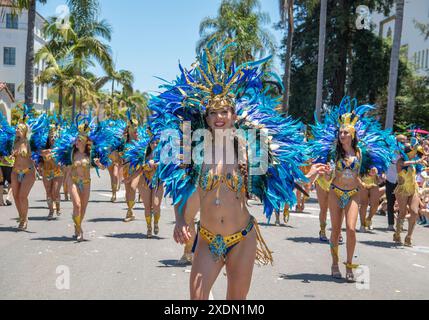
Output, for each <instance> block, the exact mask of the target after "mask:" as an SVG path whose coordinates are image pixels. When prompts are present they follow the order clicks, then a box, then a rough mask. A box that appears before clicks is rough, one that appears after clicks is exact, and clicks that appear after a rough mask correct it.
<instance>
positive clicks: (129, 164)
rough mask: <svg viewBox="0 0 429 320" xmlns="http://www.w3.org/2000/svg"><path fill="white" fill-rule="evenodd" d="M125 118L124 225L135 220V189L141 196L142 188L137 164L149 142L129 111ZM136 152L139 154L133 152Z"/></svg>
mask: <svg viewBox="0 0 429 320" xmlns="http://www.w3.org/2000/svg"><path fill="white" fill-rule="evenodd" d="M127 118H128V121H127V127H126V129H125V142H126V144H125V147H124V151H123V154H122V157H123V167H122V169H123V176H124V180H123V182H124V185H125V199H126V202H127V207H128V210H127V215H126V216H125V219H124V222H126V223H128V222H131V221H134V220H135V219H136V217H135V215H134V211H133V209H134V206H135V204H136V193H137V189H138V190H139V193H140V196H143V188H142V184H141V183H140V175H141V170H140V167H139V166H138V163H139V161H143V160H142V159H144V158H145V151H146V147H147V144H148V141H149V140H148V135H147V132H146V128H145V127H143V126H141V125H140V121H139V119H137V117H136V116H135V115H133V114H132V113H131V111H130V110H128V111H127ZM137 150H139V151H141V152H140V153H139V152H135V151H137ZM139 159H140V160H139Z"/></svg>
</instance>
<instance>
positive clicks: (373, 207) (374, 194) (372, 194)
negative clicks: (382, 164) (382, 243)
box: [367, 187, 381, 230]
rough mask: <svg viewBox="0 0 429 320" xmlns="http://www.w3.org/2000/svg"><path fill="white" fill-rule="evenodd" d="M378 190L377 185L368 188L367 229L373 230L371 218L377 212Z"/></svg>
mask: <svg viewBox="0 0 429 320" xmlns="http://www.w3.org/2000/svg"><path fill="white" fill-rule="evenodd" d="M380 195H381V194H380V190H379V188H378V187H373V188H371V189H370V190H369V217H368V219H367V222H368V228H369V230H373V227H372V218H374V216H375V214H376V213H377V208H378V205H379V203H380Z"/></svg>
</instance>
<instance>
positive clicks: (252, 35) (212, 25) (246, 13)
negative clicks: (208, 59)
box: [197, 0, 276, 64]
mask: <svg viewBox="0 0 429 320" xmlns="http://www.w3.org/2000/svg"><path fill="white" fill-rule="evenodd" d="M269 23H270V18H269V16H268V14H267V13H264V12H260V3H259V1H258V0H223V1H222V3H221V5H220V7H219V10H218V14H217V17H214V18H211V17H207V18H204V19H203V21H202V22H201V24H200V36H201V39H200V40H199V41H198V43H197V52H200V51H201V50H202V49H203V48H205V47H206V45H207V44H208V43H209V42H210V41H212V40H213V41H214V45H217V46H220V45H222V44H223V43H224V41H225V39H232V40H233V41H234V42H235V43H236V44H237V50H235V51H233V52H234V55H233V56H232V57H231V58H232V59H233V60H234V61H235V62H236V63H237V64H241V63H243V62H246V61H250V60H254V59H258V58H261V57H263V56H265V55H266V54H267V53H268V54H274V53H275V51H276V48H275V44H274V40H273V36H272V35H271V33H270V32H269V31H268V30H267V29H265V28H264V26H265V25H267V24H269Z"/></svg>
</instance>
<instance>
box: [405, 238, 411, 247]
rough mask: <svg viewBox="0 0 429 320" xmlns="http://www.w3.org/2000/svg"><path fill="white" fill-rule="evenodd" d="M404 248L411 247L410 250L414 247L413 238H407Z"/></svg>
mask: <svg viewBox="0 0 429 320" xmlns="http://www.w3.org/2000/svg"><path fill="white" fill-rule="evenodd" d="M404 247H409V248H412V247H413V242H412V241H411V237H410V236H406V237H405V240H404Z"/></svg>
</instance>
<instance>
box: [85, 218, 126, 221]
mask: <svg viewBox="0 0 429 320" xmlns="http://www.w3.org/2000/svg"><path fill="white" fill-rule="evenodd" d="M123 221H124V219H122V218H95V219H90V220H88V222H123Z"/></svg>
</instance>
